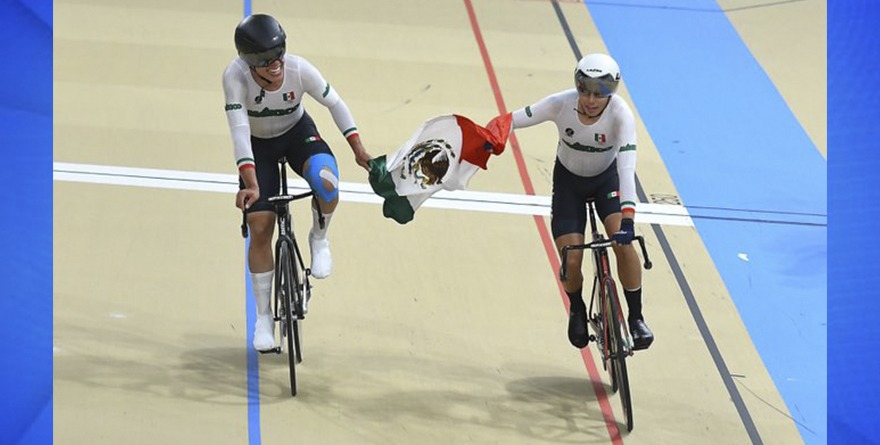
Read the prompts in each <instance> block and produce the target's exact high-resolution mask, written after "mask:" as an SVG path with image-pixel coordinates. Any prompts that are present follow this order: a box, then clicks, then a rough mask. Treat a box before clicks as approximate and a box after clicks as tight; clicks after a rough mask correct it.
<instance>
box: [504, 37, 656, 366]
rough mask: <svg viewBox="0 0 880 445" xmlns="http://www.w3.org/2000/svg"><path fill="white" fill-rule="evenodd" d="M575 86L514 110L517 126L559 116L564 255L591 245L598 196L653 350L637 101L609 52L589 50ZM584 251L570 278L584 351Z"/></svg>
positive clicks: (557, 181) (575, 255)
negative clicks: (646, 302) (641, 254)
mask: <svg viewBox="0 0 880 445" xmlns="http://www.w3.org/2000/svg"><path fill="white" fill-rule="evenodd" d="M574 81H575V87H576V88H573V89H570V90H566V91H562V92H560V93H556V94H552V95H550V96H547V97H545V98H543V99H541V100H540V101H538V102H537V103H535V104H534V105H530V106H527V107H525V108H521V109H519V110H516V111H514V112H513V128H525V127H530V126H532V125H535V124H539V123H541V122H546V121H553V122H554V123H555V124H556V127H557V129H558V132H559V141H558V143H557V147H556V163H555V166H554V168H553V198H552V201H551V212H552V219H551V227H552V231H553V238H554V239H555V242H556V248H557V249H559V252H560V256H561V254H562V253H561V252H562V248H563V247H564V246H566V245H569V244H583V243H584V237H585V235H584V233H585V230H586V222H587V215H586V200H587V199H588V198H593V199H594V200H595V206H596V210H597V213H598V214H599V218H600V220H601V221H602V223H603V225H604V226H605V231H606V233H607V234H608V236H609V238H611V239H613V240H614V241H615V244H613V249H614V254H615V256H616V258H617V272H618V275H619V276H620V282H621V285H622V286H623V289H624V295H625V297H626V302H627V306H628V308H629V313H628V316H627V321H628V325H629V330H630V332H631V333H632V336H633V342H634V349H646V348H647V347H649V346H650V345H651V342H653V341H654V334H653V333H652V332H651V330H650V329H649V328H648V325H646V324H645V321H644V317H643V316H642V275H641V265H640V264H639V258H638V256H637V254H636V251H635V248H634V247H633V245H632V240H633V236H634V235H635V233H634V229H633V218H634V217H635V210H636V208H635V207H636V206H635V203H636V191H635V167H636V131H635V117H634V115H633V112H632V110H631V109H630V107H629V105H627V103H626V101H624V100H623V99H622V98H621V97H620V96H618V95H616V94H614V93H615V91H616V90H617V85H618V83H619V82H620V69H619V68H618V65H617V62H615V61H614V59H612V58H611V57H610V56H608V55H606V54H588V55H586V56H584V57H583V58H582V59H581V60H580V61H579V62H578V64H577V68H576V69H575V72H574ZM582 262H583V251H582V250H573V251H569V252H568V260H567V263H566V264H564V265H562V267H565V268H566V271H567V273H568V279H567V280H566V281H563V282H562V287H563V288H564V289H565V293H566V294H568V298H569V301H570V310H569V320H568V338H569V341H571V344H572V345H574V346H575V347H577V348H583V347H585V346H587V343H588V342H589V337H588V335H587V314H586V304H585V303H584V299H583V281H584V278H583V275H582V274H581V264H582Z"/></svg>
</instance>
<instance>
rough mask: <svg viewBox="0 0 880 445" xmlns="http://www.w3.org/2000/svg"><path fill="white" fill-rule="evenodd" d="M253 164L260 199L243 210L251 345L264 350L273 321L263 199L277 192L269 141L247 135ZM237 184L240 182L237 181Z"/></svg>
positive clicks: (269, 229)
mask: <svg viewBox="0 0 880 445" xmlns="http://www.w3.org/2000/svg"><path fill="white" fill-rule="evenodd" d="M251 145H252V147H253V151H254V155H255V156H254V163H255V164H256V173H257V183H258V185H259V187H260V199H259V200H257V202H255V203H254V204H253V205H251V207H250V208H249V209H248V211H247V224H248V228H249V233H250V241H249V246H248V268H249V270H250V272H251V284H252V286H253V292H254V299H255V300H256V301H255V302H256V312H257V318H256V322H255V325H254V348H256V349H257V350H260V351H266V350H270V349H273V348H275V333H274V328H275V323H274V321H273V319H272V318H273V317H272V309H271V302H272V281H273V278H274V277H273V275H274V273H273V271H274V261H273V259H272V237H273V235H274V232H275V212H274V210H275V209H274V207H272V205H271V204H269V202H268V201H267V199H268V198H269V197H270V196H274V195H277V194H278V182H279V177H278V156H275V155H274V154H273V150H272V148H273V145H274V144H273V140H266V139H258V138H251ZM239 187H244V184H243V183H242V182H241V180H239Z"/></svg>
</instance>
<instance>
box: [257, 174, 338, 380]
mask: <svg viewBox="0 0 880 445" xmlns="http://www.w3.org/2000/svg"><path fill="white" fill-rule="evenodd" d="M278 164H279V169H280V174H281V189H280V192H279V193H280V194H279V195H278V196H271V197H269V198H268V199H267V201H268V202H270V203H271V204H273V205H274V206H275V214H276V215H277V217H276V222H277V225H278V237H277V239H276V240H275V282H274V293H273V294H274V296H275V298H273V299H272V314H273V321H274V322H276V323H280V324H281V329H280V331H281V340H282V341H281V343H280V344H279V346H277V347H275V349H270V350H267V351H260V352H261V353H263V354H281V353H282V352H284V351H283V348H282V345H283V343H284V339H285V338H286V339H287V361H288V364H289V366H290V395H291V396H292V397H296V393H297V382H296V365H297V363H302V360H303V357H302V343H301V332H300V331H301V329H300V327H301V326H300V324H301V322H302V321H303V320H305V316H306V314H307V313H308V310H309V309H308V307H309V300H310V298H311V290H312V286H311V284H310V283H309V276H311V269H309V268H307V267H305V263H304V261H303V257H302V254H301V253H300V250H299V245H298V244H297V242H296V237H295V236H294V233H293V230H292V225H293V219H292V216H291V213H290V203H291V202H293V201H297V200H300V199H304V198H308V197H311V196H313V195H314V193H313V192H312V191H311V190H310V191H308V192H305V193H300V194H297V195H290V194H288V191H287V159H286V158H283V157H282V158H281V159H279V160H278ZM318 214H319V218H318V222H319V224H320V225H321V226H322V228H323V225H324V217H323V215H321V214H320V207H318ZM246 218H247V217H246V214H245V213H244V212H242V223H241V235H242V237H244V238H247V236H248V227H247V219H246Z"/></svg>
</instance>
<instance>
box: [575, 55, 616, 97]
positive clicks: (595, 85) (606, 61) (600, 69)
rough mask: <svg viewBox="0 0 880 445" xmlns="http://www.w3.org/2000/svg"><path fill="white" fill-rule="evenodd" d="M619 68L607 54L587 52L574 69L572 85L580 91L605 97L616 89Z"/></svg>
mask: <svg viewBox="0 0 880 445" xmlns="http://www.w3.org/2000/svg"><path fill="white" fill-rule="evenodd" d="M619 82H620V68H619V67H618V66H617V62H615V61H614V59H612V58H611V56H609V55H607V54H600V53H594V54H587V55H586V56H584V57H583V58H582V59H581V60H580V61H579V62H578V64H577V68H576V69H575V70H574V85H575V87H577V90H578V92H580V93H584V94H586V93H593V94H595V95H597V96H600V97H607V96H610V95H612V94H614V92H615V91H617V84H618V83H619Z"/></svg>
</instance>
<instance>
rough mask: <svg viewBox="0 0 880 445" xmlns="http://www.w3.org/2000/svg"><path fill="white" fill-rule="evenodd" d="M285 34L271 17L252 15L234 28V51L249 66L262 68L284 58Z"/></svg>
mask: <svg viewBox="0 0 880 445" xmlns="http://www.w3.org/2000/svg"><path fill="white" fill-rule="evenodd" d="M286 42H287V34H285V33H284V29H283V28H281V24H280V23H278V21H277V20H275V19H274V18H273V17H272V16H269V15H266V14H254V15H250V16H247V17H245V18H244V20H242V21H241V23H239V24H238V26H236V27H235V49H237V50H238V56H239V57H241V58H242V60H244V61H245V62H247V64H248V65H249V66H252V67H263V66H268V65H269V64H271V63H272V62H274V61H276V60H278V59H280V58H281V57H283V56H284V51H285V50H286V49H287V43H286Z"/></svg>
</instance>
